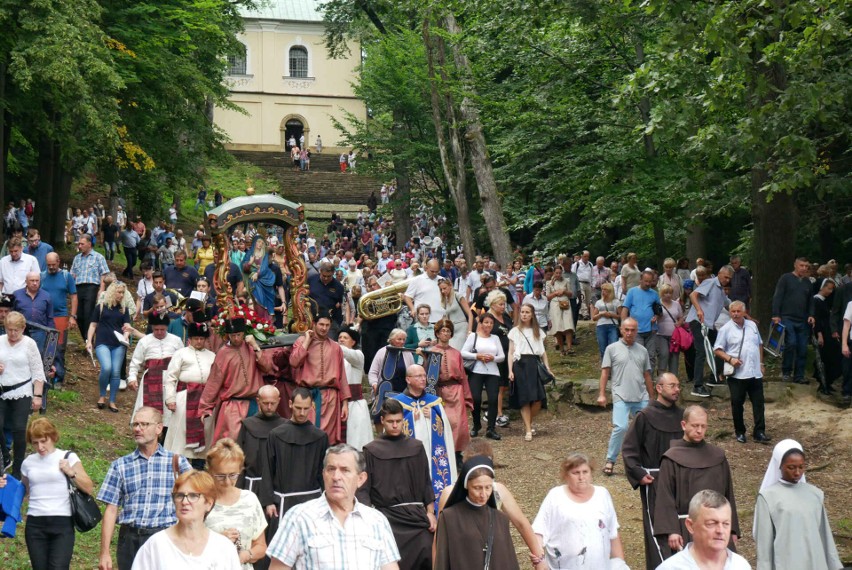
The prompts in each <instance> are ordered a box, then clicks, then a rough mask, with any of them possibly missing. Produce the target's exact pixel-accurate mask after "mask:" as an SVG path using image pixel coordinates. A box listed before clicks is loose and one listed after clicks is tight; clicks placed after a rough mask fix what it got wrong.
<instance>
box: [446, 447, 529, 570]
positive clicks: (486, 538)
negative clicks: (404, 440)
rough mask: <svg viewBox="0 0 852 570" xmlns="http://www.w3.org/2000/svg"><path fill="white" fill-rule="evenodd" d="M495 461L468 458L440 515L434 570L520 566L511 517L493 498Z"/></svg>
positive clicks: (514, 568)
mask: <svg viewBox="0 0 852 570" xmlns="http://www.w3.org/2000/svg"><path fill="white" fill-rule="evenodd" d="M493 483H494V464H493V463H492V462H491V460H490V459H489V458H487V457H484V456H476V457H472V458H471V459H470V460H468V461H466V462H465V463H464V465H463V467H462V470H461V472H460V473H459V483H457V484H456V485H455V486H454V487H453V491H452V493H450V498H449V499H448V500H447V504H446V506H445V507H444V510H443V511H441V517H440V518H439V519H438V533H437V537H436V554H435V567H434V568H435V570H454V569H455V570H479V569H480V568H483V569H485V570H519V568H520V567H519V566H518V557H517V556H516V554H515V548H514V546H512V537H511V535H510V534H509V519H508V518H507V517H506V515H504V514H503V513H501V512H500V511H498V510H497V503H496V501H495V499H494V493H493V489H492V486H493Z"/></svg>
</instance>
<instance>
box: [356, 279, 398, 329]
mask: <svg viewBox="0 0 852 570" xmlns="http://www.w3.org/2000/svg"><path fill="white" fill-rule="evenodd" d="M409 283H411V279H406V280H405V281H400V282H399V283H396V284H395V285H389V286H388V287H382V288H381V289H379V290H378V291H370V292H369V293H364V294H363V295H361V300H359V301H358V312H359V314H360V315H361V318H363V319H367V320H368V321H372V320H373V319H379V318H381V317H387V316H388V315H395V314H397V313H398V312H399V311H400V309H402V305H403V303H402V294H403V293H405V290H406V289H408V285H409Z"/></svg>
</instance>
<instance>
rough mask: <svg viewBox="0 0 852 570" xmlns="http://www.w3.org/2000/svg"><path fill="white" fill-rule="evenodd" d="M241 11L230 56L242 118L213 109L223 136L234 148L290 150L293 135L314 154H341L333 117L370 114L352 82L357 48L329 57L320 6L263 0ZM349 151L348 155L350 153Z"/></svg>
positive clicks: (303, 0)
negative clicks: (236, 46) (240, 49)
mask: <svg viewBox="0 0 852 570" xmlns="http://www.w3.org/2000/svg"><path fill="white" fill-rule="evenodd" d="M258 4H259V6H258V8H257V9H255V10H243V12H242V15H243V19H244V25H245V31H244V32H243V33H242V34H241V35H240V36H239V40H240V41H241V42H242V43H243V45H244V46H245V55H244V56H232V57H230V58H228V63H229V68H230V70H229V74H228V77H227V78H226V82H227V84H228V86H229V88H230V90H231V94H230V96H229V100H230V101H231V102H233V103H234V104H236V105H238V106H239V107H241V108H242V109H244V110H245V111H246V113H247V114H243V113H240V112H238V111H232V110H229V109H221V108H218V107H217V108H216V109H215V111H214V122H215V123H216V126H218V127H219V128H220V129H222V130H223V131H224V132H225V133H227V135H228V138H229V139H230V142H229V144H228V145H227V147H228V148H230V149H232V150H262V151H276V150H277V151H282V150H284V149H287V150H289V145H288V144H287V141H289V140H290V137H291V135H292V136H293V137H294V138H295V140H296V141H297V144H298V141H299V139H300V137H301V136H302V135H304V137H305V144H306V145H307V146H309V147H310V148H311V150H312V151H314V152H315V150H316V149H315V146H316V142H317V137H318V136H320V137H322V144H323V154H326V153H332V152H340V150H341V149H342V147H340V146H339V145H340V141H339V140H338V132H337V130H336V129H335V128H334V126H333V124H332V117H335V118H337V119H338V120H343V118H344V113H343V111H348V112H349V113H352V114H353V115H355V116H356V117H358V118H359V119H361V120H364V119H366V115H367V110H366V107H365V106H364V103H363V101H361V100H359V99H358V98H356V97H355V94H354V92H353V89H352V83H353V82H354V81H355V80H356V78H357V73H356V68H357V66H358V65H359V63H360V57H361V51H360V48H359V46H358V45H354V44H353V45H350V46H349V48H350V52H351V53H349V54H347V55H346V56H345V57H343V58H341V59H331V58H330V57H329V55H328V52H327V50H326V49H325V45H324V43H323V31H324V26H323V21H322V20H323V18H322V13H321V12H320V8H319V7H320V4H321V0H266V1H265V2H260V3H258ZM347 150H348V149H347Z"/></svg>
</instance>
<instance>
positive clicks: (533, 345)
mask: <svg viewBox="0 0 852 570" xmlns="http://www.w3.org/2000/svg"><path fill="white" fill-rule="evenodd" d="M509 340H511V341H512V342H513V343H515V346H514V352H513V353H512V359H513V360H516V361H517V360H520V359H521V356H523V355H533V356H541V355H542V354H544V331H539V334H538V338H535V335H534V334H533V330H532V328H530V327H524V328H520V327H514V328H513V329H512V330H510V331H509Z"/></svg>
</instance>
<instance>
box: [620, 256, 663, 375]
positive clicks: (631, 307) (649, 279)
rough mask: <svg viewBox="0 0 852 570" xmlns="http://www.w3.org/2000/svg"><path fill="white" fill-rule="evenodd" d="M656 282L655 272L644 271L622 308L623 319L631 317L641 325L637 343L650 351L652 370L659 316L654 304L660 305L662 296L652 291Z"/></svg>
mask: <svg viewBox="0 0 852 570" xmlns="http://www.w3.org/2000/svg"><path fill="white" fill-rule="evenodd" d="M655 283H656V280H655V279H654V272H653V271H643V272H642V278H641V280H640V281H639V286H638V287H633V288H632V289H630V291H628V292H627V296H626V297H625V298H624V303H623V304H622V306H621V318H622V320H623V319H626V318H627V317H630V318H632V319H635V320H636V322H637V323H638V325H639V331H638V334H637V335H636V343H637V344H640V345H642V346H644V347H645V348H646V349H647V350H648V356H649V357H650V359H651V370H654V366H655V364H656V362H657V341H656V336H657V335H656V331H657V315H655V314H654V304H655V303H657V304H659V303H660V296H659V294H657V292H656V291H655V290H654V289H652V287H653V286H654V284H655Z"/></svg>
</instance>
